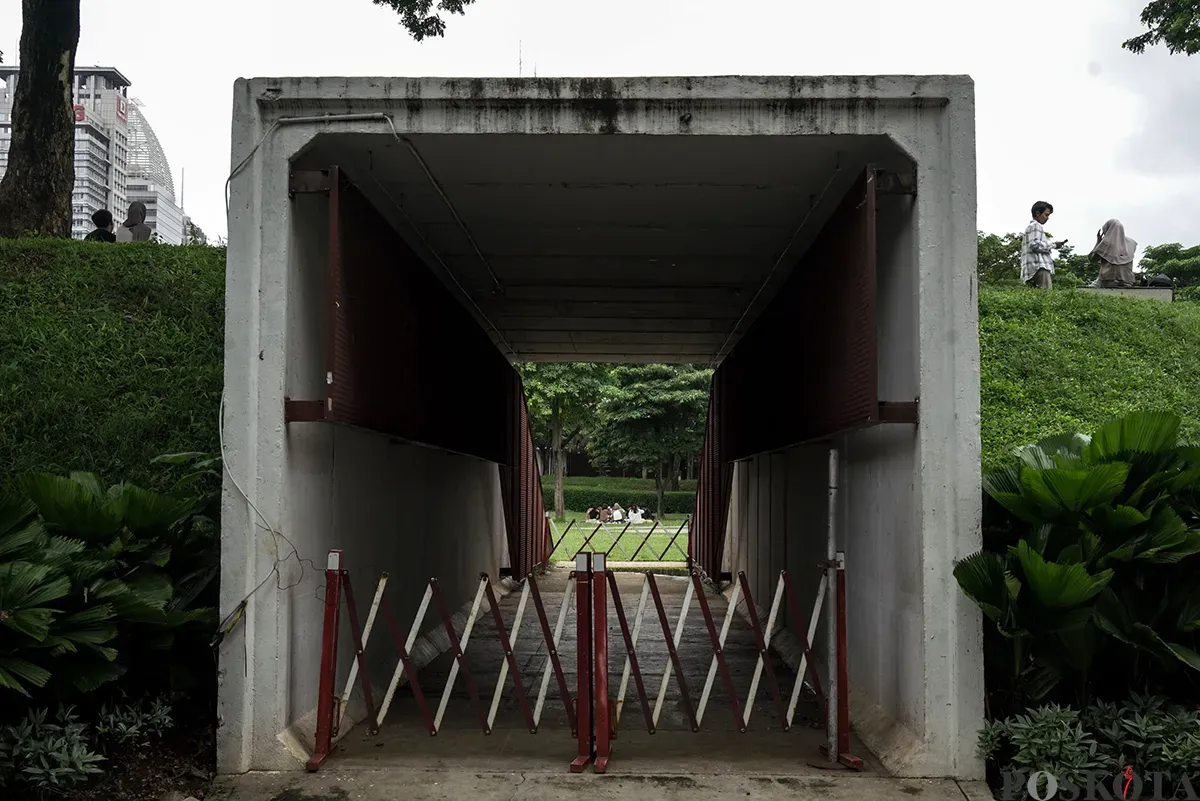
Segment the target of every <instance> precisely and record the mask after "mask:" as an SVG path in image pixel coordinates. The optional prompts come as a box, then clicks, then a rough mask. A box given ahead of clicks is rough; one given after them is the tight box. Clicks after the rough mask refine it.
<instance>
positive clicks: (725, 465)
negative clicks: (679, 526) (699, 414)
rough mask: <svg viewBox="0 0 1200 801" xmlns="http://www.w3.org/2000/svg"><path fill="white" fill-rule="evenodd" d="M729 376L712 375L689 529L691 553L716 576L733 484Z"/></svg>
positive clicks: (719, 570)
mask: <svg viewBox="0 0 1200 801" xmlns="http://www.w3.org/2000/svg"><path fill="white" fill-rule="evenodd" d="M726 380H727V379H726V377H725V375H724V374H722V373H721V372H720V371H717V374H716V375H714V376H713V383H712V389H711V391H710V393H709V396H708V415H707V418H706V421H705V424H704V447H703V450H701V452H700V475H699V477H698V481H697V482H696V505H695V509H694V513H693V515H692V524H691V526H690V527H689V530H688V556H689V557H691V559H692V561H693V562H694V563H695V564H696V565H697V566H698V567H700V568H701V569H703V570H704V571H705V572H706V573H708V574H709V575H710V576H714V577H715V576H718V575H719V574H720V572H721V558H722V551H723V550H724V546H725V524H726V520H727V519H728V516H729V493H730V490H731V488H732V484H733V465H732V464H731V463H730V462H729V460H728V459H727V458H726V456H725V446H724V439H725V437H724V432H725V430H726V423H725V421H726V420H727V417H726V415H725V413H724V401H725V395H726V392H725V389H724V388H725V383H726Z"/></svg>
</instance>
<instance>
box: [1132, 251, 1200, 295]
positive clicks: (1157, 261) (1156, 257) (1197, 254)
mask: <svg viewBox="0 0 1200 801" xmlns="http://www.w3.org/2000/svg"><path fill="white" fill-rule="evenodd" d="M1138 269H1139V270H1142V271H1143V272H1145V273H1146V275H1147V276H1149V277H1150V278H1153V277H1154V276H1156V275H1159V274H1160V273H1161V274H1163V275H1169V276H1171V277H1172V278H1174V279H1175V284H1176V286H1180V287H1189V286H1197V285H1200V245H1194V246H1192V247H1190V248H1185V247H1184V246H1183V245H1181V244H1179V243H1178V242H1171V243H1170V244H1166V245H1151V246H1149V247H1147V248H1146V249H1145V250H1144V251H1142V260H1141V261H1140V262H1138Z"/></svg>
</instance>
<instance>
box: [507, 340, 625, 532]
mask: <svg viewBox="0 0 1200 801" xmlns="http://www.w3.org/2000/svg"><path fill="white" fill-rule="evenodd" d="M518 369H519V370H520V372H521V380H522V383H523V384H524V386H525V397H526V398H527V399H528V404H529V416H530V421H529V422H530V426H531V427H532V429H533V434H534V439H535V441H536V442H539V443H545V445H544V447H546V448H547V449H548V451H549V453H550V459H551V472H552V473H553V474H554V476H555V478H556V479H557V480H558V481H561V480H562V479H563V474H564V468H565V461H566V447H567V445H568V443H569V441H570V440H572V439H574V438H575V437H576V436H577V435H578V434H579V433H580V432H581V431H582V430H583V429H584V427H585V426H586V424H587V423H588V422H589V421H590V420H591V419H593V418H594V417H595V415H596V409H597V407H598V406H599V405H600V400H601V398H602V397H603V396H604V391H605V389H606V388H607V387H608V385H609V383H610V375H609V373H610V370H609V368H608V367H606V366H605V365H602V364H591V363H586V362H563V363H535V362H526V363H523V364H520V365H518ZM560 486H561V485H560ZM551 497H552V499H553V500H554V505H555V513H556V516H558V517H562V515H563V512H564V511H565V507H564V506H563V499H562V496H561V494H559V493H553V494H552V496H551Z"/></svg>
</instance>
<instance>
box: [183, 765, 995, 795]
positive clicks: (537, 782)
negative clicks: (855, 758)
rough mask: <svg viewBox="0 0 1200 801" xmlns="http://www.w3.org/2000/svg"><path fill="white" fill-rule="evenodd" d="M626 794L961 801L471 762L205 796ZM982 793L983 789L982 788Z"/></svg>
mask: <svg viewBox="0 0 1200 801" xmlns="http://www.w3.org/2000/svg"><path fill="white" fill-rule="evenodd" d="M517 797H520V798H529V799H546V800H547V801H550V800H551V799H576V798H587V799H588V801H608V799H612V800H613V801H627V799H629V798H632V797H637V798H640V799H680V801H684V799H686V801H715V800H716V799H722V801H728V800H729V799H733V798H751V799H755V801H758V800H759V799H761V800H762V801H773V800H774V799H781V800H782V799H788V801H896V799H903V798H910V799H915V800H916V801H965V799H966V798H967V796H966V795H964V793H963V791H962V789H960V788H959V786H958V785H957V784H956V783H955V782H954V781H953V780H951V779H885V778H878V777H871V776H863V775H849V774H843V775H840V776H805V777H802V776H778V775H769V774H751V773H738V774H703V775H697V774H687V773H657V774H653V775H616V774H609V775H604V776H597V775H594V774H589V773H585V774H582V775H571V774H568V773H566V772H565V771H562V772H556V773H548V772H547V773H513V772H485V771H478V770H464V769H462V768H458V769H455V770H341V769H339V770H327V771H322V772H321V773H318V774H315V775H297V774H280V773H250V774H246V775H243V776H238V777H230V778H226V779H223V780H222V781H221V782H219V783H218V785H217V787H216V788H214V791H213V792H212V793H211V794H210V795H209V796H208V798H207V799H206V801H210V800H211V801H394V799H397V798H404V799H413V801H435V800H437V801H441V800H442V799H445V800H446V801H462V799H471V800H472V801H510V800H511V799H513V798H517ZM981 797H982V796H981Z"/></svg>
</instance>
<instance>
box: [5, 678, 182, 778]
mask: <svg viewBox="0 0 1200 801" xmlns="http://www.w3.org/2000/svg"><path fill="white" fill-rule="evenodd" d="M48 718H49V713H48V712H47V710H45V709H38V710H30V711H29V712H28V713H27V714H26V716H25V718H24V719H23V720H22V721H21V722H19V723H16V724H13V725H8V726H0V789H3V790H8V791H10V792H12V793H13V795H12V796H11V797H13V798H29V797H30V795H31V794H32V795H33V796H35V797H42V798H45V797H51V796H59V795H63V794H65V793H66V792H67V791H69V790H71V789H72V788H75V787H78V786H80V785H83V784H86V783H87V782H89V781H90V780H91V779H92V778H93V777H95V776H97V775H98V774H100V773H102V772H103V768H102V767H101V766H102V764H103V763H104V762H105V760H106V757H105V756H104V755H105V754H108V753H113V752H115V751H117V750H120V749H122V748H145V747H147V746H149V745H151V744H152V743H153V742H154V741H155V740H156V739H158V738H160V737H162V736H163V735H164V734H166V733H167V732H168V731H170V730H171V729H172V728H173V727H174V725H175V723H174V720H173V719H172V717H171V706H170V704H168V703H167V702H166V701H165V700H164V699H162V698H158V699H155V700H153V701H144V700H143V701H139V702H137V703H134V704H112V705H108V704H105V705H104V707H102V709H101V711H100V714H99V717H98V719H97V721H96V723H95V725H92V726H89V725H87V724H85V723H83V722H81V721H80V718H79V716H78V715H77V714H76V712H75V710H74V708H72V707H64V706H62V705H60V706H59V708H58V715H57V716H56V717H55V718H54V720H53V721H49V720H48ZM5 797H8V796H5Z"/></svg>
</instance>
